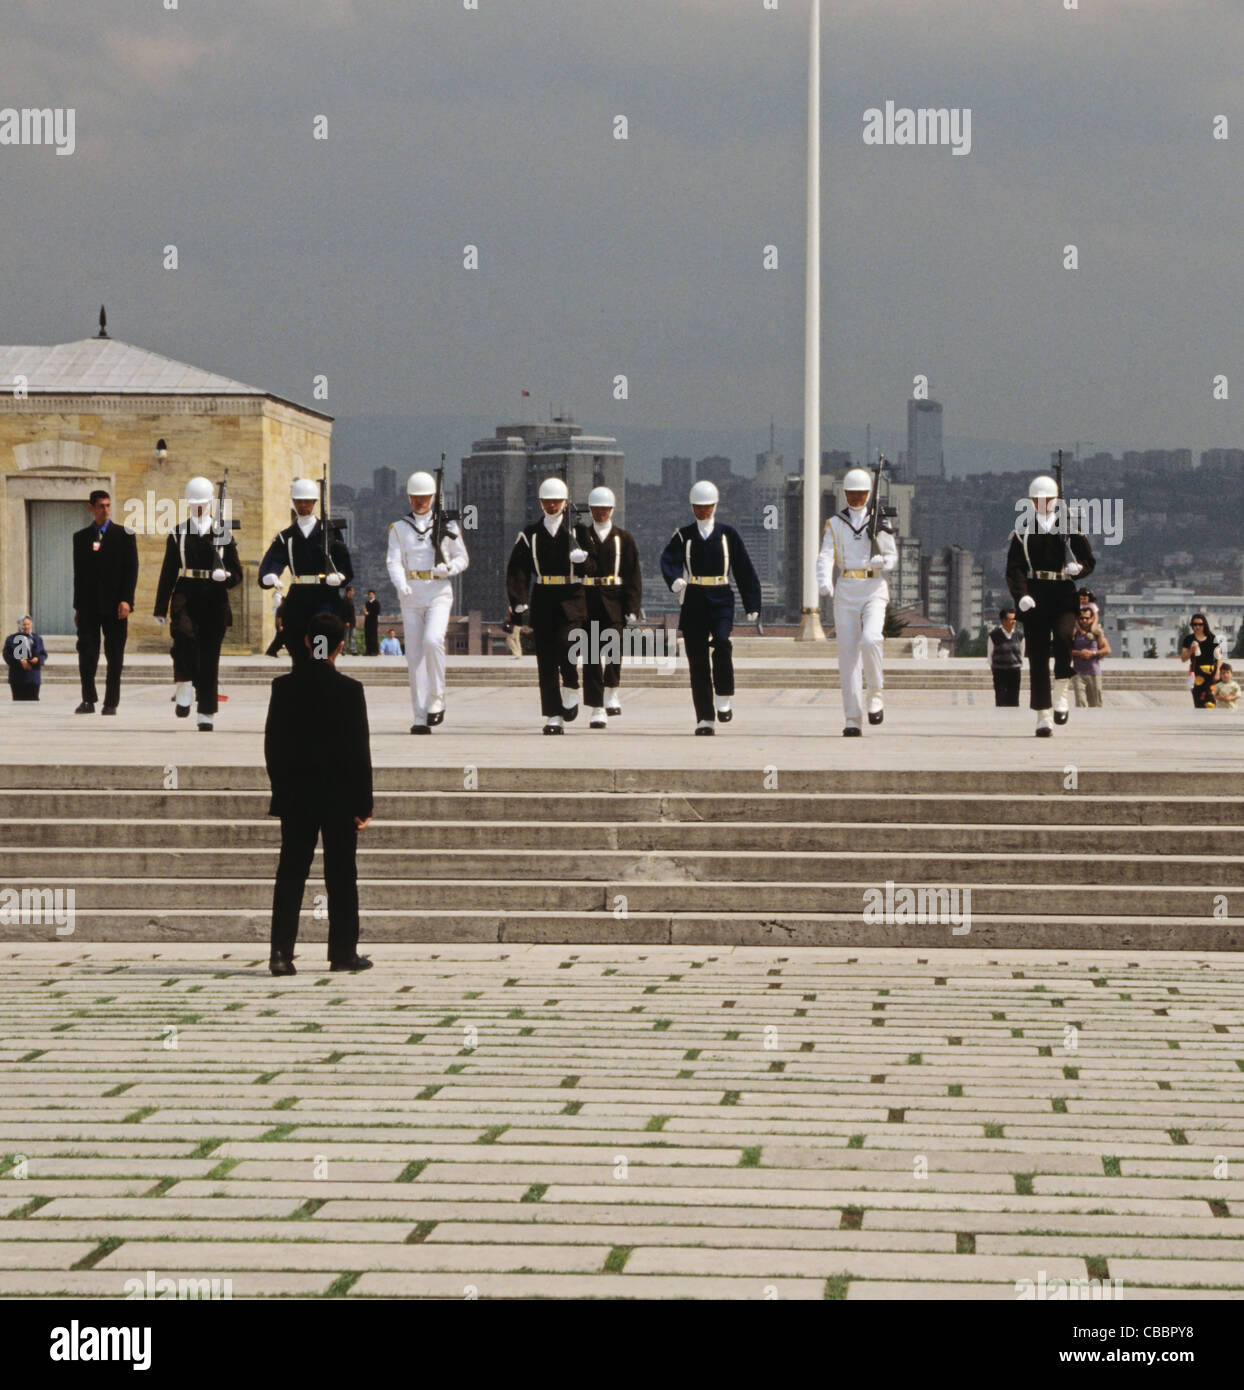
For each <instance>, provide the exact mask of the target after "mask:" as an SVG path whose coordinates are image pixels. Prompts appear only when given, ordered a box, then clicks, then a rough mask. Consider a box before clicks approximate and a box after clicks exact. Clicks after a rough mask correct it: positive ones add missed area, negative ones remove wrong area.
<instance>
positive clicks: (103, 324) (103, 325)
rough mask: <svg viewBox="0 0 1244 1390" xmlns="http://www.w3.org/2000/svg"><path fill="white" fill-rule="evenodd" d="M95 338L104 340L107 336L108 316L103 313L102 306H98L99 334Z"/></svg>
mask: <svg viewBox="0 0 1244 1390" xmlns="http://www.w3.org/2000/svg"><path fill="white" fill-rule="evenodd" d="M95 336H96V337H98V338H106V337H107V336H108V315H107V313H105V311H104V306H103V305H102V304H101V305H100V306H99V332H98V333H97V334H96V335H95Z"/></svg>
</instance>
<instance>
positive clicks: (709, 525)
mask: <svg viewBox="0 0 1244 1390" xmlns="http://www.w3.org/2000/svg"><path fill="white" fill-rule="evenodd" d="M716 524H717V520H716V518H715V517H711V516H710V517H709V519H708V520H707V521H701V520H700V518H699V517H696V519H695V525H696V530H698V531H699V533H700V535H701V537H702V538H703V539H704V540H708V538H709V537H710V536H711V535H712V534H713V527H714V526H716Z"/></svg>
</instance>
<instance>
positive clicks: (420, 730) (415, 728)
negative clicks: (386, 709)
mask: <svg viewBox="0 0 1244 1390" xmlns="http://www.w3.org/2000/svg"><path fill="white" fill-rule="evenodd" d="M410 732H411V733H412V734H430V733H431V732H432V730H431V729H429V728H428V726H427V725H426V724H412V725H411V726H410Z"/></svg>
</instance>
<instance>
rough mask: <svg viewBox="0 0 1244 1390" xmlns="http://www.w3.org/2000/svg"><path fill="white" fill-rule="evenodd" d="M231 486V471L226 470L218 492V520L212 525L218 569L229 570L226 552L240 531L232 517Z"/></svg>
mask: <svg viewBox="0 0 1244 1390" xmlns="http://www.w3.org/2000/svg"><path fill="white" fill-rule="evenodd" d="M228 486H229V470H228V469H227V468H226V469H225V476H224V477H223V478H221V480H220V483H219V485H218V487H217V492H216V518H215V520H214V522H213V523H212V541H213V543H214V544H215V546H216V568H217V569H222V570H223V569H227V568H228V566H227V565H226V564H225V550H226V549H227V548H228V545H229V542H230V540H232V539H233V532H234V531H236V530H238V529H239V525H238V522H237V521H235V520H234V518H233V516H232V508H231V507H230V505H229V499H228V497H227V495H226V490H227V489H228Z"/></svg>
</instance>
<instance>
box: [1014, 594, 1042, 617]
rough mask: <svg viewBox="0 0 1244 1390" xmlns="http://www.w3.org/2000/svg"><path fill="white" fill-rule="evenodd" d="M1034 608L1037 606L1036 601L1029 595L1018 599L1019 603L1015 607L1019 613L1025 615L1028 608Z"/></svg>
mask: <svg viewBox="0 0 1244 1390" xmlns="http://www.w3.org/2000/svg"><path fill="white" fill-rule="evenodd" d="M1036 606H1037V601H1036V599H1035V598H1033V596H1032V595H1031V594H1025V595H1024V596H1023V598H1021V599H1020V601H1019V603H1018V605H1017V607H1018V608H1019V611H1020V612H1021V613H1027V611H1028V610H1029V609H1030V608H1035V607H1036Z"/></svg>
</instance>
